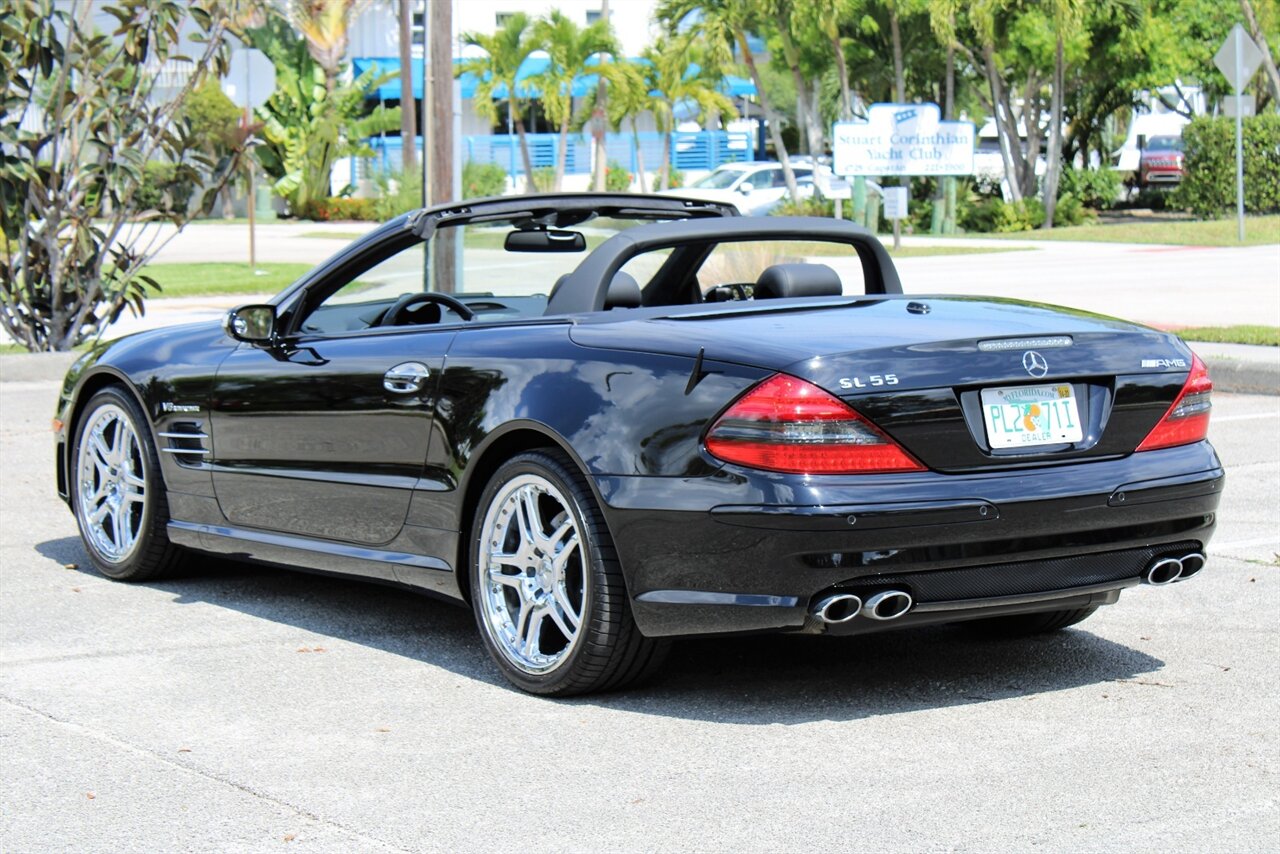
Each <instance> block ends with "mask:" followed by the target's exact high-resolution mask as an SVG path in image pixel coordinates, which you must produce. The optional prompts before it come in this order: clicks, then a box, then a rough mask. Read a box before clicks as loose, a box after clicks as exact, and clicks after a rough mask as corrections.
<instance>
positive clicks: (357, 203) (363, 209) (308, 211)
mask: <svg viewBox="0 0 1280 854" xmlns="http://www.w3.org/2000/svg"><path fill="white" fill-rule="evenodd" d="M298 217H299V219H310V220H314V221H316V222H337V221H341V220H358V221H362V222H381V221H382V219H383V217H382V216H380V215H379V209H378V200H377V199H348V198H343V197H341V196H333V197H330V198H326V199H308V200H307V201H306V202H305V203H304V204H303V205H302V207H301V208H299V209H298Z"/></svg>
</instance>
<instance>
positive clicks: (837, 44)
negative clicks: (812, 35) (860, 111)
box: [831, 33, 853, 122]
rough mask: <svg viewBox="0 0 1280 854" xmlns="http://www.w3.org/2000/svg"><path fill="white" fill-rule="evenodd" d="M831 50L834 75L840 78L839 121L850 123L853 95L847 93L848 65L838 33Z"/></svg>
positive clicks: (832, 41) (832, 42)
mask: <svg viewBox="0 0 1280 854" xmlns="http://www.w3.org/2000/svg"><path fill="white" fill-rule="evenodd" d="M831 48H832V49H833V50H834V51H835V54H836V73H837V74H838V75H839V77H840V119H841V121H846V122H848V121H852V120H853V95H852V93H851V92H850V91H849V63H848V62H847V61H846V60H845V57H844V44H843V43H842V42H841V41H840V34H839V33H836V35H835V38H833V39H832V40H831Z"/></svg>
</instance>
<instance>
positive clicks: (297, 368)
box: [211, 235, 456, 545]
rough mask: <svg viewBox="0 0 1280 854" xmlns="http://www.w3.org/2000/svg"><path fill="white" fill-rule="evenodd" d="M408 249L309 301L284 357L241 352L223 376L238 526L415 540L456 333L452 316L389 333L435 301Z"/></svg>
mask: <svg viewBox="0 0 1280 854" xmlns="http://www.w3.org/2000/svg"><path fill="white" fill-rule="evenodd" d="M396 240H398V241H400V242H404V241H405V240H409V241H410V245H409V246H407V247H404V248H400V249H398V251H394V252H392V253H390V255H389V257H385V256H387V255H388V249H387V247H386V246H382V245H378V244H375V245H374V246H372V247H370V248H369V249H368V251H367V253H366V254H365V255H364V256H363V257H357V258H356V259H355V261H353V262H347V263H344V264H343V265H342V267H341V269H340V270H339V271H338V272H335V274H334V275H333V276H332V277H329V278H327V279H321V280H320V281H318V282H316V283H314V284H313V285H309V286H308V287H307V289H306V290H305V291H304V292H303V293H300V294H299V295H297V297H296V299H295V300H294V305H293V306H292V307H291V308H289V307H285V308H283V309H282V312H281V319H280V326H281V337H280V342H279V344H278V345H277V346H271V347H266V346H255V345H251V344H241V345H240V346H239V347H238V348H237V349H236V350H235V351H234V352H233V353H232V354H231V355H230V356H229V357H228V358H227V359H226V360H225V361H224V362H223V363H222V365H221V367H220V368H219V370H218V373H217V376H216V378H215V381H214V391H213V399H212V405H211V422H212V425H211V426H212V430H213V448H214V451H213V453H214V457H215V459H214V465H213V483H214V491H215V493H216V495H217V500H218V504H219V506H220V507H221V509H222V512H223V514H224V515H225V516H226V518H227V520H228V521H229V522H230V523H231V524H232V525H235V526H237V527H244V528H252V529H260V530H265V531H274V532H279V533H282V534H290V535H299V536H305V537H317V538H323V539H329V540H338V541H344V542H349V543H359V544H366V545H382V544H386V543H388V542H390V541H391V540H392V539H394V538H395V536H396V535H397V534H398V533H399V532H400V530H401V529H402V528H403V526H404V521H405V517H406V514H407V512H408V509H409V502H410V498H411V496H412V494H413V489H414V487H415V485H416V484H417V482H418V479H419V477H420V475H421V473H422V469H423V465H424V463H425V460H426V457H427V443H428V440H429V437H430V435H431V430H430V428H431V419H432V409H433V406H434V400H433V397H434V394H435V390H436V382H437V379H438V377H439V375H440V372H441V368H442V367H443V364H444V359H445V354H446V353H447V352H448V349H449V345H450V342H451V341H452V340H453V337H454V333H455V328H456V327H455V326H454V324H452V323H450V322H449V313H448V312H437V313H436V314H435V315H434V316H433V317H429V318H424V319H423V322H417V323H411V324H409V325H403V326H399V325H397V326H387V325H379V324H380V322H382V321H383V318H384V315H386V313H387V310H388V308H389V307H390V306H391V305H392V304H393V303H395V302H396V300H397V298H398V297H400V296H401V295H403V294H407V293H414V292H421V291H422V290H423V289H424V281H425V279H424V272H423V271H424V259H425V254H424V250H423V244H422V243H421V241H417V240H413V239H411V238H406V237H405V236H403V235H402V236H399V237H397V238H396ZM393 248H394V247H393ZM410 320H413V318H410Z"/></svg>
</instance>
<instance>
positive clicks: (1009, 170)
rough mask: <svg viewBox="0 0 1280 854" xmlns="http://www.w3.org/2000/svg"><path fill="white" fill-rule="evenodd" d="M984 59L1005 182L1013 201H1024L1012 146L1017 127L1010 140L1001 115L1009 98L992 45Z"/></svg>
mask: <svg viewBox="0 0 1280 854" xmlns="http://www.w3.org/2000/svg"><path fill="white" fill-rule="evenodd" d="M982 58H983V61H984V65H985V66H986V71H987V85H988V86H990V87H991V110H992V112H993V113H994V114H995V123H996V137H997V139H999V141H1000V159H1001V160H1002V161H1003V162H1004V177H1005V182H1006V183H1007V184H1008V185H1009V195H1010V196H1011V197H1012V198H1011V201H1014V202H1020V201H1022V185H1021V182H1020V181H1019V180H1018V178H1019V176H1018V170H1017V167H1016V166H1015V165H1014V160H1013V151H1012V146H1013V145H1016V144H1017V137H1018V131H1017V125H1016V124H1015V125H1014V131H1013V140H1012V141H1010V139H1009V130H1008V121H1007V119H1008V117H1007V116H1006V117H1004V119H1005V120H1002V117H1001V115H1000V112H1001V110H1003V109H1004V106H1005V103H1006V102H1007V100H1008V99H1007V98H1006V97H1005V91H1004V84H1003V83H1002V82H1001V80H1000V72H998V71H997V70H996V59H995V50H994V49H993V48H992V46H991V45H986V44H984V45H983V46H982Z"/></svg>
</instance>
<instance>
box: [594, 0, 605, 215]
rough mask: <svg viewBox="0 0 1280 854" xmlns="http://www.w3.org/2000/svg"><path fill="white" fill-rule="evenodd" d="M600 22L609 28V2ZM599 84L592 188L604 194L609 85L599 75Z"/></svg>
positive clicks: (601, 3) (602, 58)
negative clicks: (598, 125)
mask: <svg viewBox="0 0 1280 854" xmlns="http://www.w3.org/2000/svg"><path fill="white" fill-rule="evenodd" d="M600 20H602V21H604V25H605V26H606V27H608V26H609V0H600ZM600 61H601V62H604V61H605V57H604V56H601V57H600ZM598 80H599V83H597V84H596V108H595V118H597V119H598V120H599V122H600V133H599V135H598V136H596V137H595V149H596V150H595V156H594V157H593V158H592V159H593V160H594V161H595V162H594V164H593V165H594V167H595V180H594V181H593V182H592V188H593V189H594V190H595V191H596V192H597V193H603V192H604V191H605V187H606V186H607V184H606V182H605V176H606V174H607V173H608V171H609V151H608V148H607V147H606V145H605V137H606V136H607V134H608V132H609V131H608V115H609V83H608V81H606V80H605V79H604V75H603V74H600V75H598Z"/></svg>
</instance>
